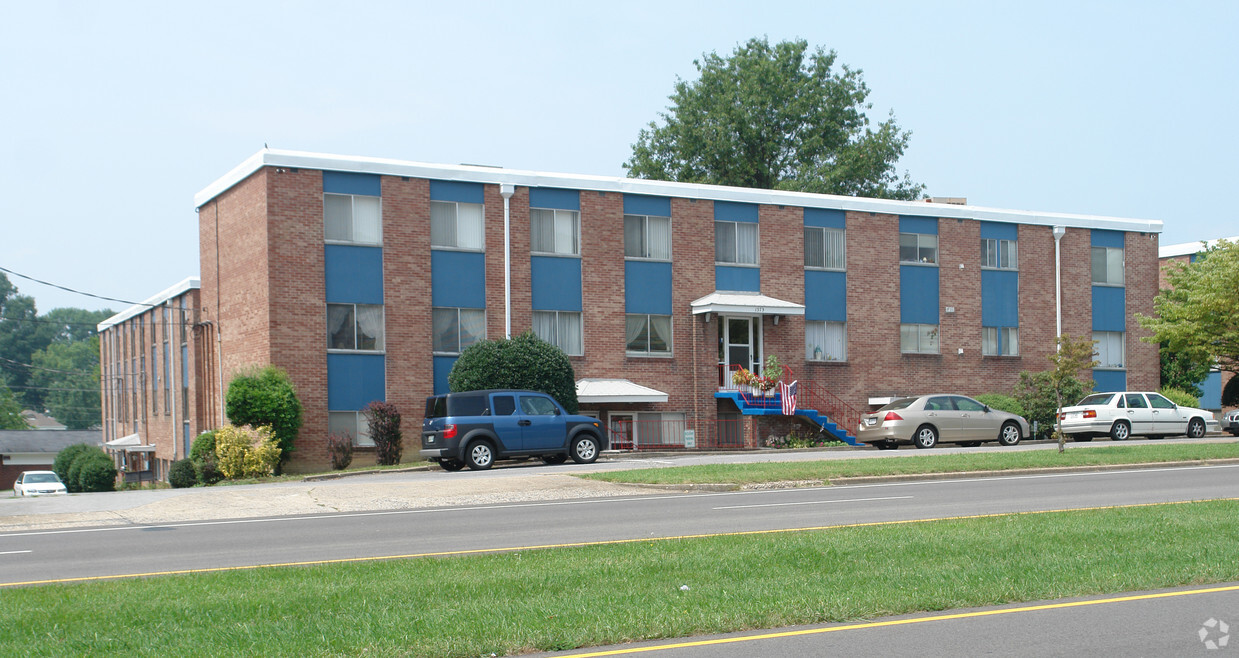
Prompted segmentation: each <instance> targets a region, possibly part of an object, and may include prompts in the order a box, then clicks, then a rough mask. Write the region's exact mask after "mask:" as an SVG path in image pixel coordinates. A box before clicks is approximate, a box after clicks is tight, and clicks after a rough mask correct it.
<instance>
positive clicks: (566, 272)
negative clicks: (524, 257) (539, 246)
mask: <svg viewBox="0 0 1239 658" xmlns="http://www.w3.org/2000/svg"><path fill="white" fill-rule="evenodd" d="M529 265H530V270H531V271H530V278H531V279H532V282H531V283H532V287H533V310H535V311H579V310H581V259H580V258H556V257H554V256H533V257H532V258H530V259H529Z"/></svg>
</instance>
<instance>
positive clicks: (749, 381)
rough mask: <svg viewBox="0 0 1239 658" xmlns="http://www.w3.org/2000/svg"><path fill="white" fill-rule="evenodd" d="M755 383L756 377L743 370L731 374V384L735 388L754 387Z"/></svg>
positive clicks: (739, 369)
mask: <svg viewBox="0 0 1239 658" xmlns="http://www.w3.org/2000/svg"><path fill="white" fill-rule="evenodd" d="M756 381H757V376H756V375H754V374H753V373H752V372H750V371H748V370H746V369H744V368H738V369H737V370H736V371H735V372H733V373H731V383H733V384H735V385H736V386H756V385H757V384H756Z"/></svg>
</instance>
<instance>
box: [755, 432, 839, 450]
mask: <svg viewBox="0 0 1239 658" xmlns="http://www.w3.org/2000/svg"><path fill="white" fill-rule="evenodd" d="M844 445H847V444H846V443H844V442H842V441H839V440H838V439H835V438H834V437H832V436H830V435H829V434H826V433H823V432H819V433H817V434H812V435H809V436H801V435H800V434H797V433H796V432H794V431H793V432H792V433H791V434H788V435H786V436H773V435H771V436H768V437H766V447H767V448H833V447H837V446H844Z"/></svg>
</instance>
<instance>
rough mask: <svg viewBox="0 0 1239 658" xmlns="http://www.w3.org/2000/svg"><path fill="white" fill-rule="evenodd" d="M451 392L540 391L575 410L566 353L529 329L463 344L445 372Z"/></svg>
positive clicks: (571, 371)
mask: <svg viewBox="0 0 1239 658" xmlns="http://www.w3.org/2000/svg"><path fill="white" fill-rule="evenodd" d="M447 383H448V389H449V390H450V391H451V392H453V393H459V392H462V391H479V390H482V389H487V388H515V389H525V390H531V391H541V392H543V393H546V394H547V395H549V396H551V397H553V398H555V400H556V401H558V402H559V404H560V405H561V406H563V408H564V410H566V411H567V412H568V413H570V414H574V413H576V412H577V410H578V409H579V404H578V402H577V399H576V374H575V373H574V372H573V370H572V363H571V362H570V361H569V360H568V355H567V354H564V351H563V350H561V349H559V348H558V347H556V346H554V345H551V344H550V343H547V342H546V341H543V340H542V339H540V338H538V337H537V336H535V335H534V334H533V332H532V331H526V332H525V333H523V334H521V335H519V336H516V337H514V338H510V339H500V340H483V341H478V342H476V343H474V344H472V345H470V346H469V347H467V348H465V350H464V351H463V352H461V353H460V358H458V359H456V364H455V365H453V366H452V372H451V373H449V374H448V376H447Z"/></svg>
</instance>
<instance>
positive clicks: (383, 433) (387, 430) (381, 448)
mask: <svg viewBox="0 0 1239 658" xmlns="http://www.w3.org/2000/svg"><path fill="white" fill-rule="evenodd" d="M362 413H364V414H365V415H366V423H367V424H368V425H369V427H370V439H371V440H372V441H374V447H375V450H376V452H377V454H376V455H375V461H377V462H378V464H379V466H391V465H392V464H399V463H400V453H401V452H402V450H403V446H402V435H401V433H400V411H399V410H398V409H396V405H394V404H392V403H390V402H379V401H377V400H376V401H374V402H371V403H370V404H368V405H366V408H365V409H363V410H362Z"/></svg>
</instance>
